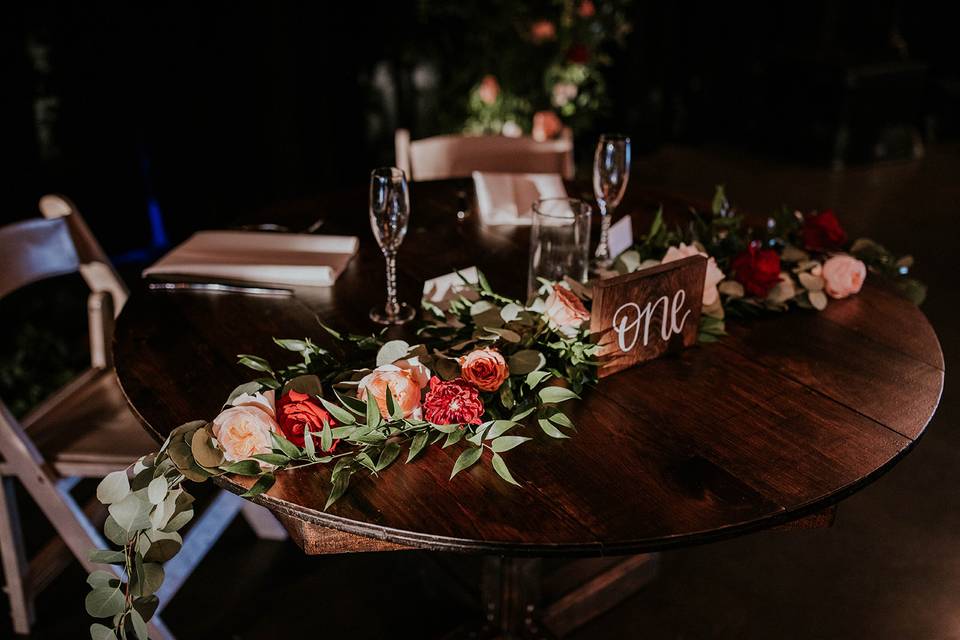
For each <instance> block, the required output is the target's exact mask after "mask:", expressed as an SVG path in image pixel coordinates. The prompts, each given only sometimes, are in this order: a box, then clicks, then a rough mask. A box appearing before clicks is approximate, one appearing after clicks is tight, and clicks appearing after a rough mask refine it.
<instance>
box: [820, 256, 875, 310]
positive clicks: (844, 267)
mask: <svg viewBox="0 0 960 640" xmlns="http://www.w3.org/2000/svg"><path fill="white" fill-rule="evenodd" d="M822 275H823V280H824V282H825V286H824V288H825V289H826V290H827V293H828V294H830V297H831V298H837V299H840V298H846V297H847V296H849V295H851V294H854V293H858V292H859V291H860V287H862V286H863V281H864V280H865V279H866V277H867V267H866V265H864V264H863V263H862V262H860V261H859V260H857V259H856V258H854V257H853V256H848V255H838V256H833V257H832V258H830V259H829V260H827V261H826V262H825V263H823V274H822Z"/></svg>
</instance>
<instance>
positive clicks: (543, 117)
mask: <svg viewBox="0 0 960 640" xmlns="http://www.w3.org/2000/svg"><path fill="white" fill-rule="evenodd" d="M562 130H563V123H562V122H561V121H560V118H559V117H558V116H557V114H555V113H554V112H553V111H537V112H536V113H535V114H533V139H534V140H536V141H537V142H544V141H545V140H552V139H553V138H556V137H557V136H558V135H559V134H560V131H562Z"/></svg>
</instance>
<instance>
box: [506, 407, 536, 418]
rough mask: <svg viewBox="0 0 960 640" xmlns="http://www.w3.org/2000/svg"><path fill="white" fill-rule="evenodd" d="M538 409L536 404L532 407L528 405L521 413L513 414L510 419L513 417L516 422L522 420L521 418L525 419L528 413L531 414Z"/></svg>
mask: <svg viewBox="0 0 960 640" xmlns="http://www.w3.org/2000/svg"><path fill="white" fill-rule="evenodd" d="M536 410H537V407H536V405H534V406H532V407H527V408H526V409H524V410H523V411H521V412H520V413H515V414H513V417H512V418H510V419H511V420H512V421H514V422H520V421H521V420H523V419H524V418H526V417H527V416H528V415H530V414H531V413H533V412H534V411H536Z"/></svg>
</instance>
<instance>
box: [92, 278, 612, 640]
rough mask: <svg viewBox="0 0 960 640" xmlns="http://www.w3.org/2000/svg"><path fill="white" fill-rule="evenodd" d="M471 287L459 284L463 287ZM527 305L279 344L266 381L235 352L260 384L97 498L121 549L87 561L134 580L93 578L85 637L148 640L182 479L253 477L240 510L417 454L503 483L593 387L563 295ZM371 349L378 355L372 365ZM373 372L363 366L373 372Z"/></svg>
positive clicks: (483, 283) (173, 547) (484, 307)
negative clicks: (407, 332)
mask: <svg viewBox="0 0 960 640" xmlns="http://www.w3.org/2000/svg"><path fill="white" fill-rule="evenodd" d="M465 282H466V281H465ZM542 293H543V295H542V296H540V297H537V298H535V299H534V300H533V301H532V302H531V303H530V304H523V303H521V302H520V301H517V300H512V299H510V298H506V297H504V296H501V295H499V294H497V293H495V292H494V291H493V290H492V289H491V288H490V285H489V284H488V283H487V280H486V278H485V277H484V276H483V274H479V283H478V284H476V285H470V284H469V283H467V286H466V287H465V289H464V290H463V291H462V293H460V294H458V295H456V296H455V297H454V298H453V299H452V300H450V301H449V302H448V303H447V304H445V305H444V306H445V308H441V307H440V306H438V305H435V304H431V303H429V302H424V307H425V310H426V312H427V314H429V316H430V317H429V319H428V320H427V321H426V322H424V324H423V325H422V327H421V328H420V330H419V332H418V333H419V335H420V337H421V338H422V339H423V343H421V344H417V345H410V344H408V343H407V342H405V341H402V340H391V341H389V342H383V341H382V340H381V339H380V338H379V337H378V336H361V335H353V334H343V333H340V332H338V331H335V330H333V329H331V328H329V327H324V329H325V330H326V332H327V333H328V334H329V336H331V337H332V338H333V342H334V346H335V349H334V350H328V349H325V348H322V347H320V346H319V345H317V344H315V343H314V342H313V341H311V340H310V339H309V338H306V339H303V340H288V339H284V340H280V339H274V342H275V343H276V344H277V345H278V346H279V347H280V348H282V349H283V350H285V351H287V352H290V353H295V354H297V355H298V356H299V361H298V362H296V363H295V364H292V365H289V366H286V367H283V368H274V367H273V366H272V365H271V364H270V363H269V362H268V361H267V360H265V359H263V358H261V357H258V356H253V355H240V356H239V363H240V364H242V365H244V366H246V367H248V368H250V369H252V370H254V371H256V372H258V373H259V374H261V375H260V377H259V378H257V379H256V380H253V381H251V382H248V383H245V384H242V385H240V386H238V387H237V388H236V389H234V390H233V392H231V393H230V395H229V397H228V398H227V400H226V402H225V404H224V406H223V409H222V411H221V412H220V413H219V414H218V415H217V416H216V417H215V418H214V419H213V420H212V421H209V422H208V421H206V420H198V421H193V422H188V423H186V424H184V425H181V426H179V427H177V428H176V429H174V430H173V431H172V432H171V433H170V436H169V437H168V438H167V440H166V442H165V443H164V444H163V446H162V447H161V448H160V450H159V452H158V453H156V454H151V455H149V456H145V457H143V458H141V459H140V460H138V461H137V462H136V463H135V464H134V465H133V469H132V478H131V473H130V470H129V469H127V470H123V471H115V472H113V473H111V474H109V475H108V476H106V477H105V478H104V479H103V481H102V482H101V483H100V485H99V487H98V488H97V498H98V499H99V500H100V502H102V503H104V504H106V505H108V510H109V516H108V517H107V520H106V523H105V524H104V533H105V535H106V537H107V539H109V540H110V541H111V542H112V543H114V544H116V545H117V546H119V547H122V549H121V550H97V551H94V552H93V553H92V554H91V556H90V558H91V560H92V561H93V562H96V563H102V564H114V565H118V566H120V567H123V569H124V571H125V573H126V575H127V576H129V579H128V580H127V582H124V581H122V580H121V579H120V578H119V577H118V576H117V575H116V574H115V573H111V572H107V571H96V572H94V573H92V574H91V575H90V577H89V579H88V583H89V584H90V586H91V587H92V590H91V591H90V592H89V593H88V594H87V598H86V608H87V611H88V613H90V615H91V616H93V617H95V618H110V619H111V621H112V625H111V626H109V627H108V626H107V625H105V624H100V623H96V624H94V625H92V626H91V629H90V632H91V637H93V638H94V639H95V640H104V639H114V640H115V639H116V638H117V637H118V636H119V637H123V638H140V639H142V640H146V638H147V624H146V623H147V621H148V620H149V619H150V617H151V616H152V615H153V613H154V612H155V611H156V608H157V605H158V600H157V596H156V595H155V594H156V591H157V590H158V589H159V587H160V585H161V584H162V582H163V565H162V563H163V562H166V561H167V560H169V559H170V558H172V557H173V556H174V555H176V553H177V552H178V551H179V550H180V548H181V546H182V545H183V540H182V538H181V536H180V534H179V533H178V531H179V530H180V529H181V528H182V527H183V526H184V525H186V524H187V522H189V521H190V519H191V518H192V517H193V508H192V502H193V499H192V498H191V497H190V495H189V494H188V493H187V492H186V491H184V489H183V486H182V484H183V481H184V480H190V481H193V482H202V481H204V480H206V479H207V478H210V477H216V476H221V475H225V474H237V475H242V476H251V477H255V478H256V480H255V481H254V483H253V485H252V486H251V487H250V489H249V490H248V491H247V492H246V493H244V494H243V497H247V498H250V497H254V496H257V495H259V494H261V493H263V492H264V491H267V490H268V489H269V488H270V487H271V486H272V485H273V483H274V482H275V479H276V474H277V473H280V472H283V471H286V470H289V469H294V468H301V467H306V466H310V465H316V464H329V465H331V466H332V471H331V487H330V492H329V495H328V498H327V503H326V507H329V506H330V505H331V504H333V503H334V502H335V501H336V500H337V499H339V498H340V497H341V496H342V495H343V494H344V492H345V491H346V490H347V488H348V486H349V484H350V481H351V478H352V477H353V476H354V475H355V474H357V473H361V472H365V473H368V474H369V475H372V476H377V475H379V474H380V472H382V471H384V470H385V469H386V468H387V467H389V466H390V465H391V464H393V463H394V462H395V461H396V460H397V459H398V458H399V457H400V454H401V453H402V452H403V451H404V450H405V451H406V458H405V462H406V463H409V462H411V461H413V460H414V459H415V458H416V457H417V456H418V454H420V453H421V452H422V451H423V450H424V448H425V447H427V446H428V445H433V444H440V442H441V440H442V441H443V442H442V445H441V446H442V447H443V448H447V447H454V446H457V447H459V448H460V449H461V450H462V452H461V453H460V455H459V456H458V457H457V459H456V462H455V463H454V465H453V468H452V470H451V473H450V477H451V478H453V477H454V476H455V475H457V474H458V473H459V472H461V471H463V470H464V469H467V468H468V467H471V466H472V465H474V464H477V463H478V462H480V461H481V460H482V459H484V453H485V452H489V454H490V455H489V456H488V457H486V459H487V460H489V462H490V464H491V465H492V467H493V470H494V471H495V472H496V473H497V475H499V476H500V477H501V478H502V479H503V480H505V481H506V482H509V483H511V484H518V483H517V481H516V480H514V478H513V476H512V475H511V473H510V470H509V468H508V466H507V463H506V460H505V458H504V456H503V455H502V454H504V453H506V452H507V451H510V450H511V449H513V448H515V447H518V446H520V445H522V444H524V443H526V442H528V441H530V440H531V439H532V438H530V437H527V436H523V435H516V433H517V432H519V431H520V430H521V429H522V428H523V427H524V422H525V421H526V422H529V421H533V420H535V421H536V424H537V425H538V426H539V428H540V429H541V430H542V431H543V432H544V433H546V434H547V435H548V436H550V437H553V438H567V437H569V436H568V435H567V431H570V430H573V429H574V424H573V422H572V421H571V420H570V418H569V417H568V416H567V415H566V414H565V413H564V412H563V411H562V409H561V408H560V405H561V404H562V403H564V402H566V401H568V400H571V399H573V398H578V397H579V396H578V394H579V393H580V391H581V390H582V389H583V388H584V386H586V385H590V384H593V383H595V382H596V367H597V365H596V363H595V362H594V361H593V360H592V356H593V354H594V353H595V351H596V349H597V346H596V345H595V344H593V343H592V342H591V340H590V336H589V331H588V329H587V325H588V324H589V323H588V320H589V312H588V311H587V309H586V307H585V306H584V304H583V301H582V300H581V299H580V298H579V297H578V296H577V295H576V294H575V293H573V292H572V291H571V290H570V289H569V288H567V287H566V286H565V285H563V284H554V283H547V282H545V283H544V286H543V289H542ZM374 352H375V358H374V355H373V354H374ZM371 361H373V362H374V363H375V364H374V367H373V368H372V369H371V368H369V364H370V363H371Z"/></svg>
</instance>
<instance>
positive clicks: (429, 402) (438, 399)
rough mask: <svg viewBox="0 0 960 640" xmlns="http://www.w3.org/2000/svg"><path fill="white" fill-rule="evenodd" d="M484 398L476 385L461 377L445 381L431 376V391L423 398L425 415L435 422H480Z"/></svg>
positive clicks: (427, 418)
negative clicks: (481, 397) (482, 398)
mask: <svg viewBox="0 0 960 640" xmlns="http://www.w3.org/2000/svg"><path fill="white" fill-rule="evenodd" d="M482 415H483V400H481V399H480V393H479V392H478V391H477V389H476V387H473V386H471V385H469V384H467V383H466V382H464V381H463V379H461V378H457V379H456V380H449V381H443V380H441V379H440V378H438V377H437V376H433V377H432V378H430V391H427V395H426V397H425V398H424V399H423V417H424V418H425V419H426V420H428V421H429V422H432V423H433V424H480V422H481V421H480V416H482Z"/></svg>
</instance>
